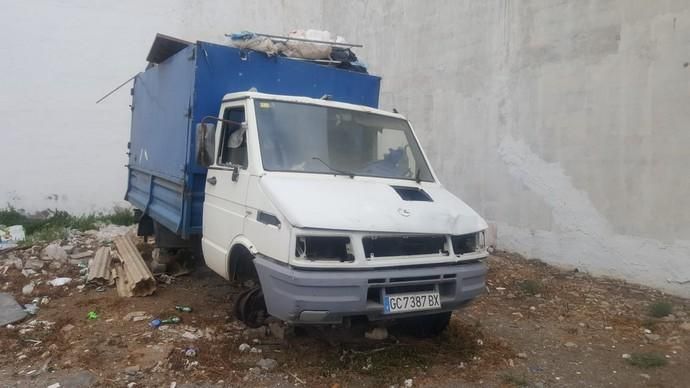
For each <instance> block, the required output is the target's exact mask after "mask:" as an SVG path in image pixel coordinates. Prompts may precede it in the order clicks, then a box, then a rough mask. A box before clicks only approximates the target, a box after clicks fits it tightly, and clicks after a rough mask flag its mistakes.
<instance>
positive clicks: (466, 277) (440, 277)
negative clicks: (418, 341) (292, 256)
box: [254, 256, 486, 323]
mask: <svg viewBox="0 0 690 388" xmlns="http://www.w3.org/2000/svg"><path fill="white" fill-rule="evenodd" d="M254 264H255V266H256V270H257V272H258V274H259V279H260V281H261V288H262V290H263V293H264V298H265V300H266V307H267V309H268V313H269V314H271V315H272V316H274V317H277V318H280V319H282V320H284V321H287V322H291V323H340V322H342V320H343V318H345V317H352V316H366V317H367V318H369V320H380V319H392V318H400V317H407V316H415V315H423V314H430V313H436V312H442V311H451V310H455V309H457V308H459V307H461V306H462V305H464V304H466V303H468V302H469V301H470V300H472V299H473V298H475V297H477V296H478V295H480V294H482V293H483V292H484V287H485V286H484V283H485V280H486V265H485V264H484V263H483V262H471V263H457V264H455V263H454V264H439V265H434V266H425V267H412V268H409V267H407V268H383V269H370V270H357V271H347V270H301V269H296V268H293V267H290V266H287V265H285V264H281V263H277V262H275V261H273V260H270V259H267V258H265V257H261V256H258V257H256V258H255V259H254ZM432 286H433V287H436V288H437V289H438V291H439V294H440V297H441V309H440V310H427V311H419V312H413V313H404V314H384V312H383V303H382V297H383V294H384V293H386V292H389V293H390V292H406V291H415V290H417V289H419V288H420V287H432Z"/></svg>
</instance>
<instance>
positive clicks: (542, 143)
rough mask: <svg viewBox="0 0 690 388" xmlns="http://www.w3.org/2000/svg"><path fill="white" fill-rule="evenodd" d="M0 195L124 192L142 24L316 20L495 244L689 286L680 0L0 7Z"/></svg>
mask: <svg viewBox="0 0 690 388" xmlns="http://www.w3.org/2000/svg"><path fill="white" fill-rule="evenodd" d="M0 9H1V10H2V12H0V32H2V36H3V38H4V43H3V44H2V45H0V87H1V92H0V166H1V167H0V168H2V175H1V180H0V206H2V205H3V204H4V203H8V202H9V203H12V204H14V205H15V206H18V207H23V208H26V209H28V210H41V209H44V208H46V207H59V208H62V209H66V210H70V211H79V212H86V211H91V210H100V209H103V208H108V207H110V206H112V205H113V204H115V203H117V202H118V201H119V200H120V199H121V198H122V197H123V195H124V188H125V169H124V168H123V167H122V166H123V165H124V163H125V160H126V159H125V155H124V151H125V148H126V147H125V145H126V142H127V139H128V135H129V132H128V131H129V118H130V112H129V109H128V104H129V101H130V97H129V93H128V92H127V90H123V91H121V92H119V93H118V94H116V95H114V96H113V97H111V98H109V99H108V100H106V101H105V102H104V103H102V104H99V105H95V104H94V102H95V100H96V99H97V98H99V97H100V96H101V95H103V94H104V93H105V92H107V91H108V90H110V89H111V88H113V87H114V86H116V85H117V84H118V83H120V82H121V81H123V80H125V79H127V78H128V77H130V76H131V75H132V74H134V73H135V72H137V71H140V70H141V69H142V68H143V66H144V65H145V62H144V58H145V56H146V53H147V52H148V48H149V46H150V43H151V41H152V39H153V36H154V34H155V33H156V32H162V33H167V34H170V35H174V36H180V37H182V38H186V39H190V40H195V39H205V40H211V41H221V40H222V34H223V33H225V32H230V31H237V30H242V29H250V30H255V31H264V32H269V33H283V32H285V31H287V30H289V29H291V28H293V27H313V28H325V29H329V30H330V31H332V32H335V33H337V34H340V35H343V36H345V37H347V38H348V39H349V40H350V41H354V42H360V43H363V44H365V46H366V47H365V48H364V49H360V50H358V54H359V55H360V57H361V58H362V59H363V60H364V61H365V62H367V63H368V64H369V65H370V69H371V70H372V72H374V73H376V74H379V75H382V76H383V77H384V79H383V90H382V96H381V97H382V99H381V101H382V106H383V107H384V108H387V109H392V108H397V109H398V110H400V111H401V112H402V113H404V114H406V115H407V116H408V117H409V118H410V119H411V120H412V121H413V123H414V125H415V127H416V129H417V131H418V133H419V135H420V138H421V141H422V143H423V145H424V147H425V149H426V151H427V154H428V155H430V157H431V159H432V163H433V164H434V167H435V169H436V171H437V172H438V173H439V174H440V176H441V178H442V180H443V183H444V184H445V185H446V186H447V187H448V188H449V189H451V190H452V191H453V192H455V193H456V194H458V195H459V196H460V197H461V198H463V199H464V200H466V201H467V202H468V203H469V204H470V205H471V206H473V207H474V208H475V209H477V210H478V211H480V212H481V213H482V214H483V215H484V216H486V217H487V218H488V219H489V220H491V221H493V222H494V223H495V224H496V225H497V226H498V245H499V248H503V249H508V250H514V251H518V252H521V253H523V254H525V255H527V256H531V257H538V258H541V259H544V260H546V261H548V262H552V263H556V264H561V265H564V266H569V267H579V268H580V269H584V270H588V271H591V272H594V273H597V274H604V275H611V276H616V277H623V278H626V279H629V280H631V281H634V282H639V283H644V284H648V285H652V286H656V287H660V288H663V289H665V290H668V291H670V292H673V293H676V294H680V295H685V296H690V174H688V173H687V166H688V165H690V130H688V129H689V128H690V125H689V124H688V123H690V109H688V107H690V65H688V62H690V2H688V1H687V0H658V1H646V0H570V1H567V0H566V1H554V0H540V1H537V0H531V1H527V0H525V1H520V0H514V1H509V0H484V1H471V0H463V1H460V0H435V1H412V0H396V1H393V0H386V1H367V0H351V1H347V2H343V1H336V0H322V1H321V0H320V1H317V0H313V1H308V0H307V1H289V2H288V1H278V0H270V1H261V2H247V1H221V0H213V1H184V0H167V1H162V0H155V1H133V0H124V1H117V2H113V1H93V0H91V1H87V0H82V1H76V0H72V1H19V0H14V1H10V0H0Z"/></svg>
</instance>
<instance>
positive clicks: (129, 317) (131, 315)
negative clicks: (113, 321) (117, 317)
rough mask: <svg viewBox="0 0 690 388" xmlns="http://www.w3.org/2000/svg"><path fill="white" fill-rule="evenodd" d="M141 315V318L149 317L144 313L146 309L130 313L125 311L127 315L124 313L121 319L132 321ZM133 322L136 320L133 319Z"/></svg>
mask: <svg viewBox="0 0 690 388" xmlns="http://www.w3.org/2000/svg"><path fill="white" fill-rule="evenodd" d="M141 317H143V318H142V319H146V318H148V317H149V315H148V314H147V313H146V311H132V312H130V313H127V315H125V316H124V317H123V318H122V320H123V321H134V318H141ZM142 319H140V320H142ZM135 322H137V321H135Z"/></svg>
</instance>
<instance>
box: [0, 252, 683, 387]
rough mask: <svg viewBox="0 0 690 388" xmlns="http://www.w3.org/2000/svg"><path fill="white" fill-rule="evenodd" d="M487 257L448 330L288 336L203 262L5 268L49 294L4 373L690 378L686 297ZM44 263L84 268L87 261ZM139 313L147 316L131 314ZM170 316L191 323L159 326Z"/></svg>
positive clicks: (237, 379) (388, 379)
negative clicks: (257, 318) (81, 275)
mask: <svg viewBox="0 0 690 388" xmlns="http://www.w3.org/2000/svg"><path fill="white" fill-rule="evenodd" d="M0 259H2V257H1V256H0ZM488 262H489V266H490V271H489V280H488V284H487V293H486V294H485V295H483V296H482V297H481V298H479V299H478V300H476V301H475V302H474V303H473V304H471V305H470V306H469V307H467V308H465V309H464V310H461V311H458V312H456V313H455V314H454V316H453V319H452V321H451V325H450V327H449V328H448V330H447V331H446V332H445V333H444V334H443V335H441V336H440V337H437V338H434V339H417V338H414V337H411V336H409V335H405V334H404V333H402V332H400V331H396V330H395V329H394V328H393V329H391V330H390V331H389V336H388V338H387V339H385V340H380V341H375V340H369V339H365V338H364V335H363V333H364V330H365V328H364V327H357V326H356V327H353V328H344V327H318V328H307V329H297V330H293V329H291V328H287V330H286V335H285V338H284V339H280V338H276V336H275V335H270V334H267V331H268V330H267V329H266V328H265V327H263V328H259V329H248V328H246V327H245V326H244V325H243V324H241V323H240V322H238V321H236V320H235V319H234V318H233V315H232V308H231V306H232V301H233V298H234V297H235V296H236V295H237V294H238V293H239V291H240V289H239V288H237V286H233V285H232V284H229V283H228V282H226V281H225V280H223V279H222V278H220V277H219V276H217V275H215V274H214V273H212V272H211V271H210V270H208V269H205V268H204V267H199V268H197V269H196V270H195V271H194V272H192V273H191V274H189V275H187V276H181V277H177V278H175V279H174V280H173V282H172V283H171V284H162V283H161V284H159V285H158V289H157V290H156V292H155V294H154V295H153V296H149V297H141V298H129V299H125V298H120V297H118V295H117V293H116V291H115V290H114V288H107V289H106V290H105V291H103V292H98V291H96V290H95V289H93V288H90V287H86V288H84V289H83V290H79V289H77V288H76V285H77V284H78V283H77V284H75V283H72V284H70V285H67V286H64V287H59V288H55V287H51V286H48V285H46V284H42V285H39V286H37V288H36V289H35V290H34V293H33V294H32V295H30V296H25V295H23V294H22V291H21V290H22V286H23V285H24V284H26V282H27V281H26V278H25V277H24V275H22V274H21V273H20V271H19V270H17V269H15V268H8V269H6V270H5V272H4V274H3V272H2V268H1V267H0V284H2V288H3V292H8V293H11V294H12V295H14V296H15V298H16V299H17V300H18V301H19V302H20V303H29V302H30V301H31V300H32V299H33V298H34V297H36V296H38V297H43V296H47V297H48V298H49V302H48V303H47V304H43V305H41V309H40V311H39V312H38V314H37V315H35V316H33V317H29V318H28V319H26V320H24V321H23V322H21V323H16V324H15V325H10V326H7V327H4V328H0V348H1V349H2V352H0V385H1V386H9V387H14V386H18V387H40V386H43V387H47V386H50V385H51V384H55V383H60V384H61V386H62V387H78V386H114V387H123V386H130V387H142V386H156V387H162V386H165V387H172V386H176V387H183V386H218V387H221V386H280V387H282V386H285V387H287V386H305V387H332V388H337V387H360V386H376V387H378V386H385V387H389V386H399V387H405V386H430V387H431V386H433V387H438V386H447V387H455V386H488V387H493V386H505V387H510V386H533V387H561V386H563V387H571V386H572V387H581V386H582V387H585V386H587V387H601V386H622V387H634V386H645V387H648V386H651V387H687V386H689V384H690V355H689V353H688V348H689V347H690V323H688V322H690V317H689V315H688V314H689V313H690V303H689V301H688V300H683V299H679V298H673V297H670V296H668V295H664V294H663V293H661V292H659V291H656V290H652V289H647V288H643V287H639V286H635V285H629V284H626V283H624V282H621V281H616V280H609V279H602V278H593V277H590V276H588V275H587V274H584V273H581V272H575V271H564V270H559V269H556V268H553V267H550V266H547V265H544V264H543V263H541V262H539V261H536V260H525V259H523V258H521V257H519V256H515V255H510V254H505V253H496V254H494V255H493V256H491V257H490V259H489V260H488ZM44 275H46V279H47V278H52V277H54V276H55V275H67V276H72V277H75V278H77V277H78V268H76V267H70V266H65V267H63V268H61V269H59V270H58V271H56V272H55V273H50V274H44ZM658 302H665V303H666V302H667V303H670V304H671V306H672V310H673V311H672V313H671V315H667V316H665V317H662V318H653V317H651V316H650V314H649V309H650V306H652V307H653V306H654V304H655V303H658ZM175 305H186V306H191V307H193V311H192V312H178V311H176V310H175V308H174V306H175ZM90 311H94V312H96V313H97V314H98V318H97V319H88V318H87V314H88V313H89V312H90ZM133 312H141V313H140V316H141V317H140V318H134V320H132V319H131V317H132V314H130V317H127V314H129V313H133ZM134 315H136V314H134ZM173 315H175V316H179V317H181V318H182V322H181V323H179V324H174V325H169V326H163V327H161V328H159V329H152V328H151V327H150V326H149V321H150V319H152V318H167V317H169V316H173ZM279 331H282V330H278V329H274V333H277V332H279ZM278 336H279V335H278ZM243 344H246V345H244V346H241V345H243ZM240 347H242V348H243V349H244V348H248V349H249V350H245V351H241V350H240ZM267 359H271V360H275V361H276V362H275V363H274V365H272V364H273V363H272V362H268V364H267V361H266V360H267ZM260 360H263V361H262V362H261V363H262V365H264V366H265V368H262V367H260V366H257V362H260Z"/></svg>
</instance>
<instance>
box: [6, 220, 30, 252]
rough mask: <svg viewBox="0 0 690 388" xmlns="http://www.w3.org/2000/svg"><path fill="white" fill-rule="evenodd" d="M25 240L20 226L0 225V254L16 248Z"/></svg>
mask: <svg viewBox="0 0 690 388" xmlns="http://www.w3.org/2000/svg"><path fill="white" fill-rule="evenodd" d="M25 239H26V233H25V231H24V227H23V226H21V225H12V226H4V225H0V252H2V251H9V250H10V249H14V248H17V247H18V246H19V243H21V242H22V241H24V240H25Z"/></svg>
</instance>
